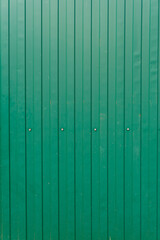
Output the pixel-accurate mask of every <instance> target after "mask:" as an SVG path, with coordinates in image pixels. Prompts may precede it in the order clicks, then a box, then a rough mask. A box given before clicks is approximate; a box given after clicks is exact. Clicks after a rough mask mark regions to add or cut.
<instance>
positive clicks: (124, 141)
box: [123, 0, 126, 240]
mask: <svg viewBox="0 0 160 240" xmlns="http://www.w3.org/2000/svg"><path fill="white" fill-rule="evenodd" d="M125 44H126V0H124V100H123V101H124V130H123V132H124V133H123V134H124V140H123V141H124V143H123V144H124V149H123V151H124V153H123V154H124V166H123V179H124V182H123V188H124V189H123V198H124V209H123V214H124V216H123V218H124V219H123V221H124V240H125V145H126V141H125V106H126V105H125V77H126V76H125V75H126V74H125V64H126V56H125V54H126V51H125Z"/></svg>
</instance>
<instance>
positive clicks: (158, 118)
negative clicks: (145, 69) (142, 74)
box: [157, 1, 159, 240]
mask: <svg viewBox="0 0 160 240" xmlns="http://www.w3.org/2000/svg"><path fill="white" fill-rule="evenodd" d="M157 30H158V47H157V48H158V49H157V240H158V214H159V211H158V208H159V205H158V195H159V194H158V189H159V184H158V183H159V181H158V173H159V169H158V167H159V164H158V158H159V151H158V146H159V134H158V131H159V122H158V120H159V104H158V103H159V1H158V29H157Z"/></svg>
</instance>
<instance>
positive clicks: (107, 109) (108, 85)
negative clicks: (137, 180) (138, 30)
mask: <svg viewBox="0 0 160 240" xmlns="http://www.w3.org/2000/svg"><path fill="white" fill-rule="evenodd" d="M107 7H108V9H107V236H109V214H108V206H109V204H108V199H109V198H108V192H109V191H108V186H109V184H108V173H109V169H108V165H109V164H108V159H109V158H108V156H109V154H108V153H109V151H108V145H109V144H108V140H109V137H108V129H109V117H108V116H109V0H108V2H107Z"/></svg>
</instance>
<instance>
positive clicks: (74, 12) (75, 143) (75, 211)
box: [74, 0, 76, 240]
mask: <svg viewBox="0 0 160 240" xmlns="http://www.w3.org/2000/svg"><path fill="white" fill-rule="evenodd" d="M74 239H75V240H76V0H74Z"/></svg>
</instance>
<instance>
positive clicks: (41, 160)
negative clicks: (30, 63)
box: [41, 0, 43, 240]
mask: <svg viewBox="0 0 160 240" xmlns="http://www.w3.org/2000/svg"><path fill="white" fill-rule="evenodd" d="M41 178H42V179H41V185H42V186H41V189H42V191H41V194H42V240H43V0H41Z"/></svg>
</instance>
